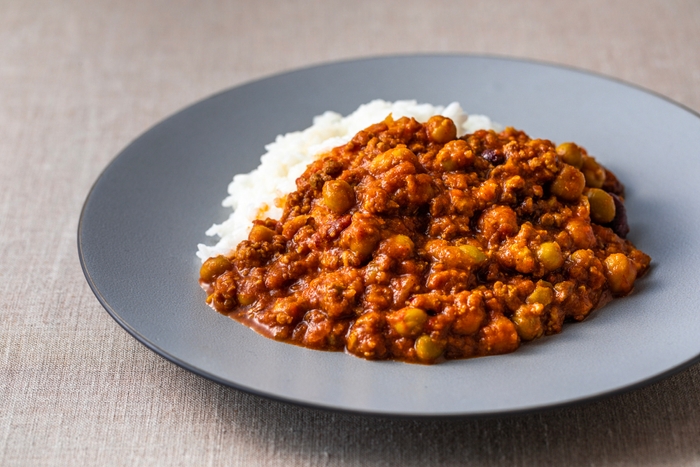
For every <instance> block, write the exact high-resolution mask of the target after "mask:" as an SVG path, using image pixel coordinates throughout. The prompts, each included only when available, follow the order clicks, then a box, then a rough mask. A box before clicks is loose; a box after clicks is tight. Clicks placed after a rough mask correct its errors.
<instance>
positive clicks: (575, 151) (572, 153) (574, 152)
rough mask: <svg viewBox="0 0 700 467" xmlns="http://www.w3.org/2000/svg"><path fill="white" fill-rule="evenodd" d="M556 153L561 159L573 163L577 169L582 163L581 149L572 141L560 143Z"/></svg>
mask: <svg viewBox="0 0 700 467" xmlns="http://www.w3.org/2000/svg"><path fill="white" fill-rule="evenodd" d="M557 154H558V155H559V157H560V158H561V160H562V161H564V162H566V163H567V164H569V165H573V166H574V167H576V168H577V169H580V168H581V165H583V157H581V149H580V148H579V147H578V146H577V145H576V144H574V143H561V144H560V145H559V146H557Z"/></svg>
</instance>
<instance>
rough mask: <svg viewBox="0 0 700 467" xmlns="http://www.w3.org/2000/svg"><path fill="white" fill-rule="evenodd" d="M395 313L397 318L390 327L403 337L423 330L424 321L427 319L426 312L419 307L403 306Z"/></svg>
mask: <svg viewBox="0 0 700 467" xmlns="http://www.w3.org/2000/svg"><path fill="white" fill-rule="evenodd" d="M396 313H397V314H398V320H396V321H395V322H394V323H393V324H392V327H393V328H394V330H395V331H396V332H398V333H399V334H401V335H402V336H403V337H410V336H414V335H416V334H418V333H419V332H420V331H421V330H423V325H424V324H425V322H426V321H428V313H426V312H425V311H423V310H421V309H420V308H413V307H409V308H404V309H402V310H399V311H398V312H396Z"/></svg>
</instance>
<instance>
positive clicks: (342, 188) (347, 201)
mask: <svg viewBox="0 0 700 467" xmlns="http://www.w3.org/2000/svg"><path fill="white" fill-rule="evenodd" d="M323 202H324V204H325V205H326V206H328V209H330V210H331V211H333V212H334V213H336V214H343V213H344V212H345V211H347V210H349V209H350V208H351V207H353V206H354V204H355V190H354V189H353V187H352V186H350V184H349V183H348V182H346V181H345V180H329V181H327V182H326V183H324V184H323Z"/></svg>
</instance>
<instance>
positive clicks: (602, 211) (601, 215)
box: [586, 188, 615, 224]
mask: <svg viewBox="0 0 700 467" xmlns="http://www.w3.org/2000/svg"><path fill="white" fill-rule="evenodd" d="M586 196H587V197H588V203H589V204H590V206H591V220H592V221H593V222H596V223H598V224H607V223H608V222H611V221H612V220H613V219H614V218H615V200H614V199H613V197H612V196H610V194H609V193H607V192H606V191H604V190H601V189H600V188H589V189H588V190H586Z"/></svg>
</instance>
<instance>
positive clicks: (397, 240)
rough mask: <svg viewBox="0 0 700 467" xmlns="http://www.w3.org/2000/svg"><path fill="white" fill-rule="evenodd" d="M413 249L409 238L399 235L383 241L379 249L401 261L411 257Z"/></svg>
mask: <svg viewBox="0 0 700 467" xmlns="http://www.w3.org/2000/svg"><path fill="white" fill-rule="evenodd" d="M415 247H416V246H415V244H414V243H413V240H411V238H410V237H408V236H406V235H400V234H399V235H394V236H393V237H391V238H388V239H386V240H384V242H383V243H382V245H380V247H379V248H380V250H381V251H383V252H384V253H386V254H387V255H389V256H390V257H392V258H395V259H397V260H403V259H406V258H409V257H411V256H412V255H413V252H414V250H415Z"/></svg>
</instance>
